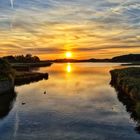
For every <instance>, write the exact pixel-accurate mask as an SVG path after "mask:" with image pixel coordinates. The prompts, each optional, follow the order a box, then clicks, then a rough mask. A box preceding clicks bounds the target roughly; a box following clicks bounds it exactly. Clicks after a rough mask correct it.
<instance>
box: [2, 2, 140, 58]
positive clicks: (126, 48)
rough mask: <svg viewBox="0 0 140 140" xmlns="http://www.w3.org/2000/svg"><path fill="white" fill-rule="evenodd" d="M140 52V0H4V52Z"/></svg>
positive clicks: (101, 55)
mask: <svg viewBox="0 0 140 140" xmlns="http://www.w3.org/2000/svg"><path fill="white" fill-rule="evenodd" d="M68 51H70V52H72V56H73V58H77V59H83V58H93V57H94V58H107V57H108V58H110V57H112V56H116V55H122V54H127V53H140V0H13V1H12V0H11V1H10V0H0V56H3V55H11V54H12V55H19V54H26V53H31V54H33V55H38V56H40V57H41V59H56V58H64V57H65V53H66V52H68Z"/></svg>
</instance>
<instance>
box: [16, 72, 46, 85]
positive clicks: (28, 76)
mask: <svg viewBox="0 0 140 140" xmlns="http://www.w3.org/2000/svg"><path fill="white" fill-rule="evenodd" d="M43 79H48V73H38V72H16V74H15V85H23V84H28V83H31V82H36V81H39V80H43Z"/></svg>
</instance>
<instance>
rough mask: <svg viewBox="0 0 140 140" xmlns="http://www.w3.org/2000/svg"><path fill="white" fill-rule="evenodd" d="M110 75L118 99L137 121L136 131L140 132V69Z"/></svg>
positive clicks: (114, 72) (121, 70)
mask: <svg viewBox="0 0 140 140" xmlns="http://www.w3.org/2000/svg"><path fill="white" fill-rule="evenodd" d="M110 73H111V85H112V86H113V87H114V88H115V89H116V91H117V93H118V99H119V100H120V101H121V102H122V103H123V104H124V105H125V106H126V110H127V111H128V112H129V113H130V116H131V118H133V119H134V120H136V122H137V128H136V129H137V131H138V132H140V68H138V67H137V68H136V67H135V68H125V69H116V70H112V71H111V72H110Z"/></svg>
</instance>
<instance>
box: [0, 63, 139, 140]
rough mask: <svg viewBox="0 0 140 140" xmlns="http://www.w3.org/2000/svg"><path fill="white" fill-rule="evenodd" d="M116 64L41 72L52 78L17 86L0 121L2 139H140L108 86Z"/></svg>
mask: <svg viewBox="0 0 140 140" xmlns="http://www.w3.org/2000/svg"><path fill="white" fill-rule="evenodd" d="M117 65H118V64H98V63H97V64H91V63H85V64H84V63H83V64H82V63H81V64H54V65H52V66H51V67H46V68H41V69H39V70H38V71H41V72H48V73H49V79H48V80H42V81H39V82H36V83H31V84H29V85H23V86H19V87H16V89H15V91H16V94H17V96H15V97H14V98H13V100H15V101H13V102H14V103H13V108H12V110H11V111H10V112H9V114H8V115H7V116H6V117H4V118H2V119H1V120H0V140H121V139H122V140H133V139H134V140H139V139H140V135H139V134H137V133H136V131H135V130H134V129H135V127H136V123H135V122H134V121H133V120H132V119H131V118H130V115H129V113H127V112H126V109H125V107H124V106H123V105H122V103H121V102H119V100H118V98H117V93H116V92H115V90H114V88H112V87H111V86H110V85H109V82H110V74H109V71H110V70H111V69H114V68H118V66H117ZM45 91H46V94H44V92H45ZM22 103H26V104H24V105H22Z"/></svg>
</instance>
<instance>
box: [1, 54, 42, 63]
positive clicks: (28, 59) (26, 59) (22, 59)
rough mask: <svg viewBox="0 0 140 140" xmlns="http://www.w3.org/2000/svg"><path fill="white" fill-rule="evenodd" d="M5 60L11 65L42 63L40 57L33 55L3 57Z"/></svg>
mask: <svg viewBox="0 0 140 140" xmlns="http://www.w3.org/2000/svg"><path fill="white" fill-rule="evenodd" d="M3 59H4V60H7V61H8V62H10V63H36V62H40V59H39V57H38V56H32V55H31V54H26V55H25V56H24V55H17V56H12V55H10V56H5V57H3Z"/></svg>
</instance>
